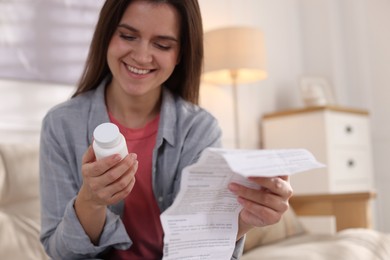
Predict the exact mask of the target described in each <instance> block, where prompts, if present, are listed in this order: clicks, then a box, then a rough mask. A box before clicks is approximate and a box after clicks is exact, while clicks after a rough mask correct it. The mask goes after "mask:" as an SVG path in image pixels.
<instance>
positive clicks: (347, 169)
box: [328, 149, 372, 182]
mask: <svg viewBox="0 0 390 260" xmlns="http://www.w3.org/2000/svg"><path fill="white" fill-rule="evenodd" d="M371 163H372V162H371V158H370V153H369V152H368V151H367V150H356V149H354V150H337V151H332V152H331V155H330V157H329V161H328V167H329V169H328V170H329V173H330V175H331V179H332V180H334V181H336V182H337V181H352V182H354V181H357V180H358V179H367V178H370V174H371V169H372V165H371Z"/></svg>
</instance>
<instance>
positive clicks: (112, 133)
mask: <svg viewBox="0 0 390 260" xmlns="http://www.w3.org/2000/svg"><path fill="white" fill-rule="evenodd" d="M120 136H121V134H120V132H119V128H118V127H117V126H116V125H115V124H113V123H103V124H101V125H98V126H97V127H96V128H95V130H94V131H93V138H94V140H95V142H96V143H97V144H98V145H99V146H100V147H102V148H111V147H114V146H115V145H117V144H118V143H119V142H120V140H121V138H120Z"/></svg>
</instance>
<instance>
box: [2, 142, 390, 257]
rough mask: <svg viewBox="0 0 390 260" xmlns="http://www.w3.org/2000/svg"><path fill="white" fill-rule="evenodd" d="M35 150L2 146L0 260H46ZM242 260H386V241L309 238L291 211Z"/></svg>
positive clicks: (261, 233) (248, 245) (371, 233)
mask: <svg viewBox="0 0 390 260" xmlns="http://www.w3.org/2000/svg"><path fill="white" fill-rule="evenodd" d="M38 168H39V165H38V145H37V144H34V143H27V144H26V143H19V144H0V259H18V260H19V259H30V260H35V259H37V260H38V259H48V257H47V255H46V254H45V252H44V250H43V248H42V245H41V244H40V242H39V229H40V205H39V172H38ZM241 259H242V260H255V259H256V260H259V259H264V260H268V259H269V260H271V259H272V260H276V259H289V260H294V259H299V260H302V259H315V260H322V259H323V260H330V259H331V260H334V259H353V260H359V259H362V260H363V259H364V260H374V259H383V260H385V259H390V235H389V234H384V233H380V232H378V231H375V230H372V229H367V228H365V229H362V228H350V229H344V230H341V231H339V232H337V233H336V234H312V233H310V232H308V231H307V230H306V228H305V227H304V226H303V225H302V223H301V221H300V219H299V218H298V217H297V215H296V213H295V211H294V210H293V208H290V210H289V211H288V212H287V213H286V214H284V216H283V218H282V219H281V221H280V222H279V223H277V224H275V225H272V226H268V227H264V228H255V229H253V230H251V231H250V232H249V233H248V234H247V236H246V242H245V248H244V254H243V256H242V258H241Z"/></svg>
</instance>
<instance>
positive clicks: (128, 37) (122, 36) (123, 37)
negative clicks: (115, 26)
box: [119, 34, 136, 41]
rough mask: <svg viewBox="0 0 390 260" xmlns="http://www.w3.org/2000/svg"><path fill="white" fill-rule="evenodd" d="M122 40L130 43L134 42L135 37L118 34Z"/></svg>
mask: <svg viewBox="0 0 390 260" xmlns="http://www.w3.org/2000/svg"><path fill="white" fill-rule="evenodd" d="M119 36H120V37H121V38H122V39H124V40H127V41H132V40H134V39H135V38H136V37H134V36H131V35H127V34H120V35H119Z"/></svg>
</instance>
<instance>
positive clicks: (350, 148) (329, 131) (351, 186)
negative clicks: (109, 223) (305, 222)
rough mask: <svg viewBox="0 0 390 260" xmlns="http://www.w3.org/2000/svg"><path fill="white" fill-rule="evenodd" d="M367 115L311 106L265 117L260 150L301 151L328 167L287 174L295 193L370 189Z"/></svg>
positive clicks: (347, 110) (358, 111)
mask: <svg viewBox="0 0 390 260" xmlns="http://www.w3.org/2000/svg"><path fill="white" fill-rule="evenodd" d="M370 138H371V137H370V125H369V117H368V112H367V111H364V110H357V109H350V108H341V107H329V106H327V107H312V108H305V109H296V110H289V111H282V112H277V113H272V114H267V115H265V116H264V118H263V121H262V142H263V148H265V149H274V148H275V149H276V148H278V149H281V148H306V149H308V150H309V151H311V152H312V153H313V154H314V156H315V157H316V158H317V160H318V161H320V162H322V163H324V164H325V165H326V166H327V167H326V168H322V169H316V170H312V171H307V172H304V173H299V174H296V175H293V176H291V184H292V187H293V189H294V193H295V194H313V193H345V192H361V191H370V190H372V188H373V166H372V151H371V140H370Z"/></svg>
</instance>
